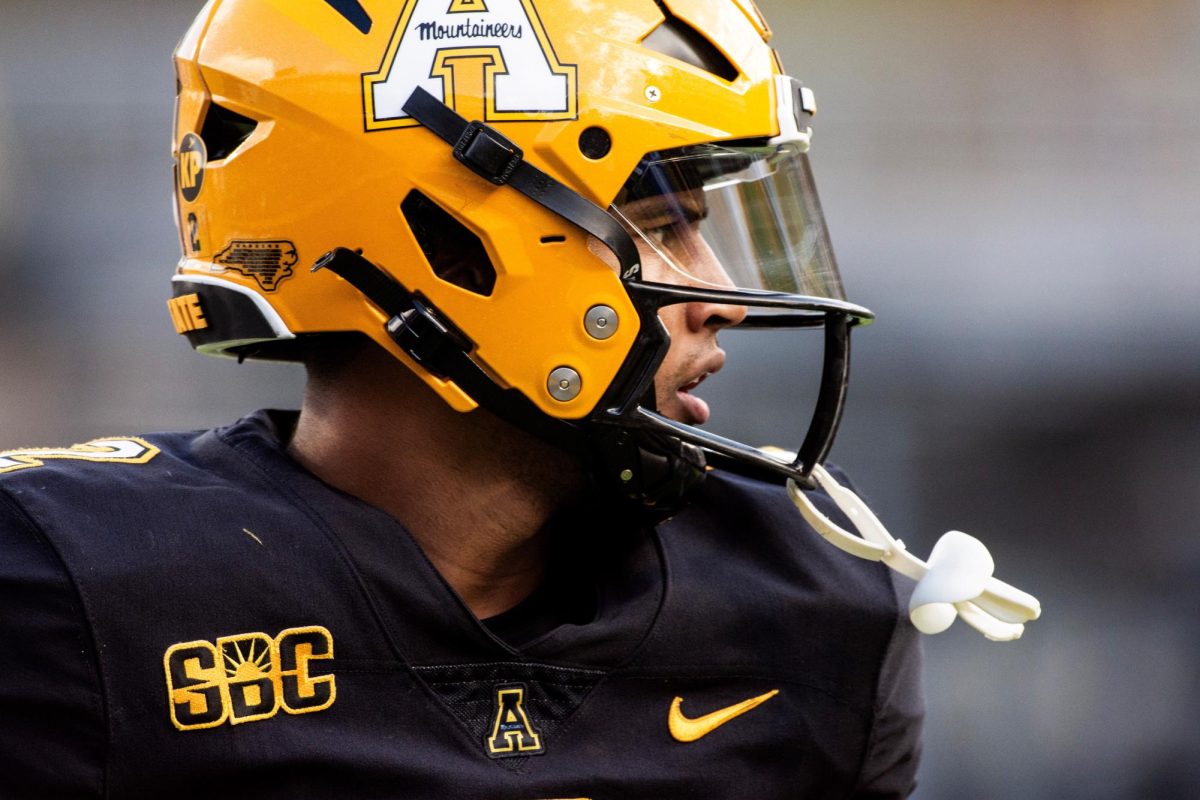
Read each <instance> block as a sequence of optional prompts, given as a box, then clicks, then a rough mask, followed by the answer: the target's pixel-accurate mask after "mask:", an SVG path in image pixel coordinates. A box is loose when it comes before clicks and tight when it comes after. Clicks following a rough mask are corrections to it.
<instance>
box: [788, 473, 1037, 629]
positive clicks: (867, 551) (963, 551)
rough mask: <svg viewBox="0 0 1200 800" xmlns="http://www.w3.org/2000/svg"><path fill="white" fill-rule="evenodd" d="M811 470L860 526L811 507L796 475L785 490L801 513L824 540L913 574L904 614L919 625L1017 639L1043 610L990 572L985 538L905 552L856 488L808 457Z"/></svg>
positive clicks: (951, 539)
mask: <svg viewBox="0 0 1200 800" xmlns="http://www.w3.org/2000/svg"><path fill="white" fill-rule="evenodd" d="M812 474H813V476H814V477H815V478H816V479H817V483H818V484H819V485H820V487H821V488H822V489H824V490H825V491H826V492H827V493H828V494H829V496H830V497H831V498H833V502H834V503H836V504H837V507H838V508H839V509H841V511H842V512H843V513H844V514H845V515H846V516H847V517H849V518H850V521H851V522H852V523H854V527H856V528H857V529H858V531H859V533H860V534H861V536H855V535H854V534H851V533H850V532H849V531H846V530H845V529H844V528H841V527H839V526H838V525H836V524H834V523H833V522H832V521H831V520H830V519H829V518H828V517H827V516H825V515H824V514H822V513H821V512H820V511H818V510H817V507H816V506H815V505H813V502H812V501H811V500H809V498H808V497H807V496H806V495H805V494H804V492H803V491H801V490H800V487H799V486H797V485H796V482H795V481H792V480H789V481H788V494H789V495H791V498H792V502H793V503H795V504H796V508H797V509H799V511H800V514H801V515H802V516H803V517H804V519H805V520H807V522H808V524H809V525H811V526H812V527H813V528H814V529H815V530H816V531H817V533H819V534H821V536H823V537H824V538H825V539H826V541H828V542H829V543H830V544H832V545H834V546H835V547H837V548H839V549H841V550H844V551H846V552H847V553H849V554H851V555H853V556H857V557H859V558H863V559H866V560H868V561H882V562H883V563H884V564H887V565H888V566H889V567H890V568H892V569H893V570H895V571H896V572H899V573H900V574H901V575H906V576H908V577H909V578H912V579H913V580H915V581H916V582H917V588H916V589H915V590H914V591H913V594H912V599H911V600H910V601H909V604H908V610H909V616H910V618H911V619H912V622H913V625H914V626H915V627H916V628H917V630H919V631H921V632H922V633H927V634H934V633H941V632H942V631H944V630H946V629H947V628H949V627H950V625H952V624H953V623H954V620H955V618H957V617H962V619H963V621H964V622H966V623H967V624H968V625H970V626H971V627H972V628H975V629H976V630H977V631H979V632H980V633H982V634H983V635H984V636H986V637H987V638H988V639H991V640H992V641H995V642H1009V641H1013V640H1014V639H1019V638H1020V637H1021V634H1022V633H1024V631H1025V623H1026V622H1030V621H1032V620H1035V619H1037V618H1038V617H1039V616H1041V613H1042V607H1041V604H1040V603H1039V602H1038V600H1037V598H1036V597H1034V596H1033V595H1030V594H1027V593H1025V592H1023V591H1021V590H1020V589H1017V588H1016V587H1014V586H1010V585H1009V584H1007V583H1004V582H1003V581H1001V580H998V579H997V578H994V577H992V572H993V571H994V570H995V568H996V565H995V563H994V562H993V561H992V555H991V553H989V552H988V549H987V547H985V546H984V544H983V542H981V541H979V540H978V539H976V538H975V537H974V536H970V535H968V534H965V533H963V532H962V531H950V532H948V533H946V534H944V535H943V536H942V538H940V539H938V541H937V543H936V544H935V545H934V546H933V551H932V552H931V553H930V555H929V559H928V561H922V560H921V559H919V558H917V557H916V556H914V555H913V554H912V553H910V552H908V550H907V549H905V547H904V542H902V541H900V540H899V539H896V538H893V537H892V535H891V534H890V533H888V531H887V528H885V527H883V523H881V522H880V521H879V519H878V518H877V517H876V516H875V515H874V514H873V513H872V512H871V509H869V508H867V504H866V503H864V502H863V501H862V500H861V499H859V497H858V495H856V494H854V492H852V491H850V490H849V489H847V488H846V487H844V486H842V485H841V484H839V483H838V482H837V481H836V480H834V479H833V477H832V476H831V475H830V474H829V473H828V472H827V471H826V470H825V468H824V467H822V466H820V465H819V464H818V465H814V467H813V471H812Z"/></svg>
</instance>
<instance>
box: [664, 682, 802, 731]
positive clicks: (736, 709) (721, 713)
mask: <svg viewBox="0 0 1200 800" xmlns="http://www.w3.org/2000/svg"><path fill="white" fill-rule="evenodd" d="M777 694H779V690H778V689H772V690H771V691H769V692H767V693H766V694H760V695H759V696H758V697H751V698H750V699H749V700H745V701H743V702H741V703H736V704H734V705H732V706H729V707H728V708H722V709H719V710H717V711H714V712H712V713H711V714H705V715H704V716H703V717H696V718H695V719H688V718H687V717H685V716H684V715H683V709H682V708H681V707H682V706H683V698H682V697H676V698H675V701H674V702H673V703H671V713H670V715H669V716H668V717H667V725H668V727H670V729H671V736H673V737H675V740H676V741H679V742H694V741H696V740H697V739H703V738H704V737H705V736H708V735H709V734H710V733H712V732H713V731H715V730H716V729H717V728H719V727H721V726H722V725H724V724H725V723H726V722H729V721H730V720H734V719H737V718H738V717H740V716H741V715H742V714H745V713H746V712H747V711H750V710H751V709H755V708H758V707H759V706H761V705H762V704H763V703H765V702H767V701H768V700H770V699H771V698H772V697H774V696H775V695H777Z"/></svg>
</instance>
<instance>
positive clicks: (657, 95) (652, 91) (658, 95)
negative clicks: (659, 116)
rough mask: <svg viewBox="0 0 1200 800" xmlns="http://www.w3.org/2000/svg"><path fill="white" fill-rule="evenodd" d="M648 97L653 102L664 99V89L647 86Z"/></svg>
mask: <svg viewBox="0 0 1200 800" xmlns="http://www.w3.org/2000/svg"><path fill="white" fill-rule="evenodd" d="M646 99H647V100H649V101H650V102H651V103H657V102H658V101H659V100H662V89H660V88H658V87H657V86H647V87H646Z"/></svg>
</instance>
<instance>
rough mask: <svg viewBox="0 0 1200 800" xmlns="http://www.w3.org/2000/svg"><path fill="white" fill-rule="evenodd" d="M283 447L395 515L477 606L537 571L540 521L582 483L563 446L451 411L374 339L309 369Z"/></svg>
mask: <svg viewBox="0 0 1200 800" xmlns="http://www.w3.org/2000/svg"><path fill="white" fill-rule="evenodd" d="M289 451H290V452H291V454H292V456H293V457H294V458H296V459H297V460H298V461H299V462H300V463H301V464H303V465H304V466H305V467H307V468H308V469H309V470H311V471H312V472H313V473H315V474H316V475H317V476H319V477H320V478H322V479H323V480H324V481H325V482H327V483H329V484H330V485H332V486H335V487H337V488H338V489H341V490H342V491H345V492H347V493H349V494H352V495H355V496H356V497H359V498H361V499H363V500H365V501H367V502H368V503H371V504H372V505H374V506H376V507H378V508H380V509H382V510H384V511H386V512H388V513H389V514H391V515H392V516H394V517H395V518H396V519H398V520H400V521H401V522H402V523H404V525H405V527H406V528H408V530H409V531H410V532H411V533H412V535H413V537H414V538H415V539H416V540H417V542H418V543H419V544H420V546H421V548H422V549H423V550H424V551H425V554H426V555H427V556H428V557H429V559H430V561H431V562H432V563H433V565H434V566H435V567H436V568H437V569H438V571H439V572H440V573H441V574H442V577H443V578H445V579H446V581H447V582H448V583H449V584H450V585H451V586H452V587H454V589H455V590H456V591H457V592H458V593H459V595H460V596H461V597H462V598H463V600H464V601H465V602H466V603H467V605H468V606H469V607H470V608H471V610H472V611H473V612H474V613H475V614H476V616H478V617H480V618H486V617H489V616H492V615H494V614H497V613H500V612H501V611H505V610H507V609H509V608H511V607H512V606H514V605H516V604H517V603H518V602H520V601H521V600H522V599H524V598H525V597H527V596H528V595H529V594H530V593H531V592H532V591H533V590H534V589H535V588H537V586H538V585H539V584H540V583H541V580H542V575H543V572H544V569H545V564H546V554H547V549H548V547H547V546H548V542H546V541H545V534H544V532H543V528H544V526H545V523H546V522H547V520H548V519H549V518H550V516H551V515H552V514H553V513H554V512H555V511H557V510H558V509H559V508H561V507H562V506H563V505H565V504H567V503H569V502H570V501H571V500H573V499H574V497H575V495H576V494H577V493H578V491H579V489H580V487H581V486H582V485H583V479H582V477H581V473H580V469H579V467H578V465H577V464H576V463H575V462H574V461H573V460H572V459H570V458H569V457H568V456H567V455H566V454H564V453H561V452H559V451H558V450H556V449H555V448H553V447H551V446H549V445H546V444H544V443H542V442H540V441H537V440H533V439H532V438H531V437H530V436H528V435H527V434H525V433H523V432H521V431H518V430H516V429H515V428H513V427H512V426H510V425H508V424H507V423H504V422H502V421H500V420H499V419H497V418H495V417H493V416H491V415H489V414H486V413H485V412H482V411H476V412H472V413H470V414H459V413H458V412H455V411H453V410H452V409H450V408H449V407H448V406H446V405H445V403H444V402H443V401H442V400H441V399H440V398H439V397H437V396H436V395H435V394H434V393H433V392H431V391H429V390H428V389H427V388H426V387H425V385H424V384H423V383H421V382H420V381H419V380H418V379H417V378H416V377H415V376H413V375H412V374H411V373H410V372H409V371H408V370H407V368H405V367H404V366H403V365H401V364H399V363H398V362H396V361H394V360H393V359H392V358H391V357H390V356H388V355H387V354H385V353H383V352H382V351H381V350H378V349H377V348H374V347H371V348H368V349H366V350H364V351H362V352H360V353H358V354H357V355H355V356H354V358H353V363H352V364H351V365H350V366H349V367H347V368H346V369H344V370H340V371H339V373H338V375H337V381H336V383H333V382H329V381H310V383H309V387H308V391H307V393H306V395H305V401H304V407H303V410H302V412H301V415H300V421H299V423H298V425H297V428H296V433H295V435H294V437H293V439H292V442H291V445H290V447H289Z"/></svg>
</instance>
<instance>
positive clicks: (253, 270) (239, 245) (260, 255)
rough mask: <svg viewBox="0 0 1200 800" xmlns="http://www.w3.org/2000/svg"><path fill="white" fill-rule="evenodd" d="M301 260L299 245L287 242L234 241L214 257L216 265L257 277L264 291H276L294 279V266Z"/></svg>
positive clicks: (255, 278)
mask: <svg viewBox="0 0 1200 800" xmlns="http://www.w3.org/2000/svg"><path fill="white" fill-rule="evenodd" d="M299 260H300V256H299V255H298V254H297V253H296V245H294V244H292V243H291V242H289V241H286V240H284V239H279V240H275V241H249V240H242V239H235V240H233V241H232V242H230V243H229V244H227V245H226V246H225V249H224V250H222V251H221V252H219V253H217V254H216V255H215V256H213V263H215V264H220V265H221V266H222V267H224V268H225V269H232V270H235V271H237V272H240V273H242V274H243V275H245V276H247V277H250V278H254V280H255V281H257V282H258V286H259V288H260V289H262V290H263V291H264V292H273V291H275V290H276V289H278V288H279V284H281V283H283V282H284V281H285V280H287V279H288V278H290V277H292V267H294V266H296V263H297V262H298V261H299Z"/></svg>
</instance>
